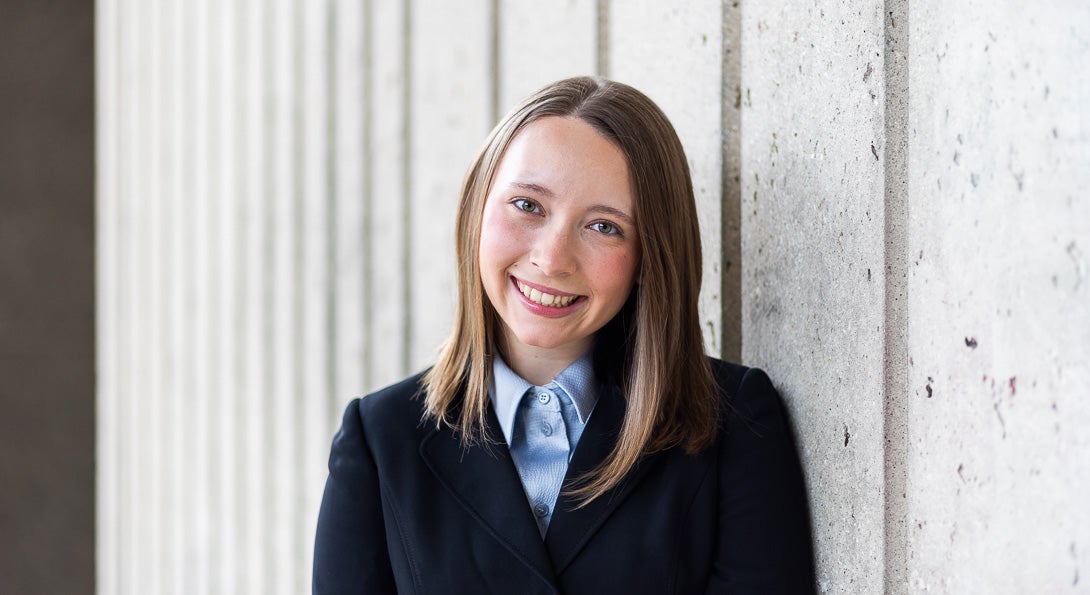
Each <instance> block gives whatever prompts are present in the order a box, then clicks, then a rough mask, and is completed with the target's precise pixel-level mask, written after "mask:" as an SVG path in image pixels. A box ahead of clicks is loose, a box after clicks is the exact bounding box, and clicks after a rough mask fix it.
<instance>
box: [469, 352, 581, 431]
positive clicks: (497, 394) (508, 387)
mask: <svg viewBox="0 0 1090 595" xmlns="http://www.w3.org/2000/svg"><path fill="white" fill-rule="evenodd" d="M596 382H597V381H596V378H595V376H594V349H593V348H591V349H588V350H587V352H586V353H584V354H583V355H581V356H580V357H579V359H577V360H575V361H574V362H572V363H571V364H569V365H568V367H566V368H564V369H563V370H561V372H560V373H559V374H557V375H556V378H553V380H552V381H551V382H549V383H548V384H546V385H545V386H544V387H543V388H548V389H557V388H558V389H560V390H561V391H563V392H564V393H565V394H566V395H568V397H570V398H571V401H572V403H574V404H575V412H576V413H577V414H578V415H579V422H580V423H584V424H585V423H587V418H589V417H590V414H591V412H592V411H594V405H595V404H596V403H597V402H598V385H597V383H596ZM532 386H534V385H533V383H531V382H529V381H527V380H526V379H524V378H523V377H521V376H519V375H518V374H516V373H515V371H514V370H512V369H511V368H509V367H507V363H506V362H504V361H503V358H502V357H500V355H499V354H498V353H497V354H495V355H494V356H493V357H492V385H491V386H489V387H488V396H489V397H490V398H491V399H492V406H493V407H494V408H495V409H496V417H497V418H499V422H500V429H501V430H503V435H504V436H505V437H507V439H508V441H510V439H511V435H512V432H513V431H514V427H515V414H516V413H517V412H518V406H519V403H520V402H522V396H523V395H525V394H526V390H527V389H529V388H530V387H532Z"/></svg>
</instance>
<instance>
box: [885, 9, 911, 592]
mask: <svg viewBox="0 0 1090 595" xmlns="http://www.w3.org/2000/svg"><path fill="white" fill-rule="evenodd" d="M908 4H909V0H886V3H885V13H884V15H883V17H884V21H885V32H884V33H885V59H884V63H883V69H884V72H883V74H884V85H885V97H884V98H885V105H884V108H885V146H884V148H883V156H884V165H885V172H884V173H885V214H884V225H885V264H886V270H885V320H884V325H885V329H884V337H883V340H884V351H885V357H884V362H885V363H884V365H885V369H884V382H883V393H884V394H883V398H884V402H883V423H884V428H883V435H884V441H883V448H884V450H883V463H884V467H885V469H884V475H885V476H884V490H885V492H884V497H885V502H884V505H885V511H884V540H883V554H884V556H883V558H884V571H885V577H884V585H885V589H884V590H885V592H886V593H893V594H897V593H906V592H907V591H908V582H907V580H908V570H907V564H908V542H907V540H908V532H907V531H908V529H907V516H908V499H907V486H906V476H907V469H906V462H907V461H906V456H907V449H908V447H909V444H908V411H907V407H908V392H909V391H908V260H909V259H908V237H907V233H908V212H909V203H908V200H909V195H908V133H909V130H908V105H909V101H908V99H909V78H908V55H909V54H908V44H909V38H908V34H909V26H908Z"/></svg>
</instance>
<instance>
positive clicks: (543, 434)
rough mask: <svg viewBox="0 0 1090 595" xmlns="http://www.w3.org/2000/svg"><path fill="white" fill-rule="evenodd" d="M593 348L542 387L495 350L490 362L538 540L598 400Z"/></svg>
mask: <svg viewBox="0 0 1090 595" xmlns="http://www.w3.org/2000/svg"><path fill="white" fill-rule="evenodd" d="M592 352H593V349H591V350H589V351H587V353H584V354H583V356H582V357H580V358H579V359H577V360H575V361H574V362H572V363H571V365H569V366H568V367H567V368H564V370H563V371H561V372H560V373H559V374H557V376H556V378H554V379H553V380H552V382H550V383H548V384H546V385H545V386H534V385H533V384H531V383H530V382H527V381H526V380H525V379H523V378H522V377H521V376H519V375H518V374H516V373H515V372H514V371H513V370H511V368H509V367H507V364H506V363H505V362H504V361H503V358H501V357H500V356H499V355H498V354H497V355H496V356H495V357H494V358H493V360H492V380H493V382H492V386H491V387H489V391H488V394H489V397H491V399H492V405H493V407H494V408H495V410H496V417H497V418H499V421H500V429H501V430H503V436H504V438H506V439H507V448H508V450H509V451H510V452H511V459H512V460H514V462H515V468H516V469H518V473H519V479H521V480H522V488H523V490H524V491H525V492H526V499H527V500H528V501H529V502H530V510H531V511H532V512H533V514H534V519H535V520H536V521H537V527H538V530H539V531H541V537H542V538H544V537H545V532H546V531H547V530H548V528H549V521H550V520H552V517H553V507H554V506H555V505H556V498H557V496H558V495H559V494H560V488H561V484H562V483H563V482H564V475H565V474H566V473H567V471H568V461H570V460H571V456H572V453H574V452H575V447H576V445H577V444H578V443H579V437H580V436H582V435H583V428H585V427H586V424H587V420H588V419H589V418H590V414H591V412H592V411H594V405H595V404H596V403H597V402H598V391H597V384H596V383H595V378H594V362H593V358H592V355H591V354H592Z"/></svg>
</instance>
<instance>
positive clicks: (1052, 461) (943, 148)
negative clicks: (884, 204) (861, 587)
mask: <svg viewBox="0 0 1090 595" xmlns="http://www.w3.org/2000/svg"><path fill="white" fill-rule="evenodd" d="M911 6H912V10H911V25H910V26H911V58H910V83H909V86H910V89H911V101H910V105H911V108H910V111H909V114H910V115H909V131H910V132H909V134H910V136H909V138H910V146H909V155H910V159H909V171H908V180H907V181H908V186H909V188H910V189H911V190H910V203H909V218H908V221H909V225H908V246H907V247H908V250H907V257H908V263H907V271H908V277H907V279H908V284H907V288H908V312H907V315H908V321H909V324H908V348H909V356H910V360H909V361H910V366H909V369H908V381H909V387H908V391H907V395H906V397H907V404H908V407H907V410H908V418H907V420H908V424H907V442H906V444H905V445H904V453H905V456H906V472H907V475H906V483H907V489H906V491H907V494H908V497H907V510H906V513H907V519H906V520H907V527H908V534H907V550H908V552H909V555H908V570H909V572H908V575H907V577H906V578H907V580H908V584H909V587H910V590H911V591H913V592H919V591H923V590H934V591H939V592H949V593H964V592H970V591H975V592H993V593H998V592H1004V593H1029V592H1037V593H1061V592H1085V590H1086V588H1087V585H1088V584H1090V507H1088V506H1087V502H1088V501H1090V498H1088V497H1087V494H1088V493H1090V438H1088V435H1087V433H1088V430H1090V400H1088V399H1087V396H1088V395H1090V195H1088V194H1087V188H1090V116H1088V114H1090V69H1087V67H1086V63H1087V60H1088V59H1090V55H1088V54H1090V4H1087V3H1086V2H1081V1H1074V0H1073V1H1055V2H1047V3H1044V4H1042V5H1035V6H1034V7H1033V8H1032V10H1026V9H1027V6H1026V5H1024V4H1020V3H1016V2H1011V1H1003V2H998V3H995V2H992V3H987V4H983V3H969V4H958V3H954V4H951V3H943V2H937V1H921V0H912V4H911Z"/></svg>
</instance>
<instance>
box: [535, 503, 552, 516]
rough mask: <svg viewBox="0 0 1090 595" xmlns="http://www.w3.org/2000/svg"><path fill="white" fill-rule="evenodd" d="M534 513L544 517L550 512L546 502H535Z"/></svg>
mask: <svg viewBox="0 0 1090 595" xmlns="http://www.w3.org/2000/svg"><path fill="white" fill-rule="evenodd" d="M534 514H535V515H537V516H539V517H543V516H545V515H547V514H549V507H548V506H545V505H544V504H535V505H534Z"/></svg>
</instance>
